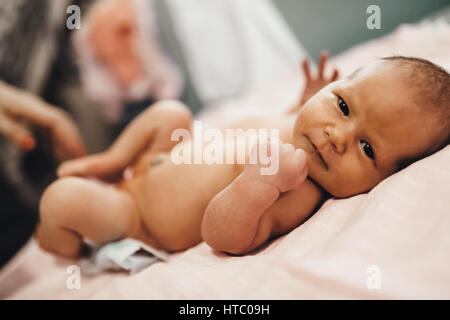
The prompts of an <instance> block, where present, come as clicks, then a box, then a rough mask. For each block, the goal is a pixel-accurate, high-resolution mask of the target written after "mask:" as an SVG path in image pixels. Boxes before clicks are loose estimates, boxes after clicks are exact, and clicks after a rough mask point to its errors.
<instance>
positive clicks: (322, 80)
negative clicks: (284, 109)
mask: <svg viewBox="0 0 450 320" xmlns="http://www.w3.org/2000/svg"><path fill="white" fill-rule="evenodd" d="M327 60H328V53H327V52H326V51H322V52H321V53H320V58H319V66H318V70H317V76H316V77H313V76H312V75H311V71H310V69H309V63H308V60H307V59H303V60H302V62H301V68H302V71H303V75H304V77H305V86H304V88H303V92H302V95H301V96H300V100H299V102H298V103H297V105H295V106H294V107H293V108H292V109H291V112H293V111H297V110H298V109H300V107H301V106H302V105H304V104H305V103H306V102H307V101H308V100H309V99H310V98H311V97H312V96H313V95H315V94H316V93H317V92H318V91H319V90H320V89H322V88H323V87H325V86H326V85H328V84H330V83H331V82H333V81H336V80H337V79H338V77H339V70H338V69H336V68H334V69H333V72H332V74H331V76H330V77H329V78H328V77H325V67H326V64H327Z"/></svg>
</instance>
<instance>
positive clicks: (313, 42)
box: [272, 0, 450, 59]
mask: <svg viewBox="0 0 450 320" xmlns="http://www.w3.org/2000/svg"><path fill="white" fill-rule="evenodd" d="M272 2H273V3H274V4H275V5H276V6H277V7H278V9H279V10H280V12H281V13H282V14H283V16H284V17H285V19H286V20H287V23H288V24H289V26H290V27H291V29H292V30H293V31H294V33H295V35H296V36H297V39H298V40H299V41H300V43H301V44H302V45H303V46H304V47H305V49H306V50H307V51H308V53H309V54H310V55H311V57H313V58H314V59H316V58H317V57H318V55H319V53H320V51H321V50H322V49H327V50H328V51H329V52H330V55H336V54H338V53H340V52H342V51H344V50H346V49H348V48H350V47H352V46H354V45H356V44H358V43H361V42H363V41H366V40H369V39H373V38H378V37H381V36H383V35H386V34H388V33H390V32H391V31H393V30H394V29H395V28H396V27H397V26H398V25H399V24H402V23H413V22H419V21H421V20H422V19H423V18H425V17H432V18H435V17H438V16H446V17H447V18H449V17H450V7H449V6H450V0H382V1H374V0H331V1H330V0H272ZM372 4H374V5H378V6H379V7H380V10H381V29H380V30H376V29H374V30H369V29H368V28H367V26H366V20H367V18H368V17H369V16H370V15H369V14H367V13H366V10H367V7H368V6H369V5H372ZM448 21H450V19H448Z"/></svg>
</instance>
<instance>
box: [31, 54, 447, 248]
mask: <svg viewBox="0 0 450 320" xmlns="http://www.w3.org/2000/svg"><path fill="white" fill-rule="evenodd" d="M323 66H324V59H323V57H322V59H321V63H320V67H319V69H320V70H322V71H320V72H319V73H320V74H322V73H323ZM335 77H336V74H335V75H334V76H333V77H332V79H330V81H324V80H323V78H321V77H319V78H320V79H317V80H315V81H309V86H307V90H306V91H305V94H306V95H308V94H307V92H308V89H311V90H312V91H314V90H313V89H314V85H316V86H317V87H318V88H317V89H320V86H321V81H322V82H325V83H323V84H327V82H330V83H329V84H327V85H326V86H324V87H323V88H321V90H319V91H318V92H317V93H315V94H314V95H313V96H312V97H310V98H309V97H308V96H307V97H303V98H302V100H301V102H300V103H299V105H298V106H297V107H296V108H294V109H293V110H292V112H290V113H288V114H280V115H279V116H271V117H254V118H251V119H245V120H242V121H239V123H236V124H234V126H233V127H234V128H243V129H244V130H245V129H247V128H255V129H259V128H264V129H278V130H279V139H280V140H281V142H282V143H281V144H279V146H278V147H277V148H278V149H277V150H279V167H278V171H277V172H276V173H275V174H272V175H262V174H261V173H260V172H261V171H260V169H261V167H263V165H262V164H260V163H258V162H257V163H247V164H240V163H235V164H195V165H192V164H179V165H177V164H175V163H173V161H171V157H170V156H166V157H164V156H163V155H164V154H167V153H168V152H170V150H172V148H173V147H174V146H175V145H176V144H177V143H178V142H177V141H172V140H171V134H172V132H173V131H174V130H175V129H177V128H185V129H188V130H190V127H191V116H190V113H189V111H188V109H187V108H186V107H185V106H184V105H183V104H181V103H180V102H176V101H161V102H158V103H156V104H155V105H153V106H152V107H151V108H149V109H147V110H146V111H145V112H143V113H142V114H141V115H140V116H139V117H138V118H136V119H135V120H134V121H133V122H132V123H131V124H130V125H129V126H128V127H127V128H126V129H125V131H124V132H123V133H122V134H121V135H120V137H119V138H118V139H117V141H115V142H114V144H113V145H112V146H111V147H110V148H109V149H107V150H106V151H105V152H103V153H100V154H97V155H92V156H88V157H85V158H80V159H77V160H72V161H69V162H66V163H64V164H63V165H62V166H61V167H60V168H59V170H58V174H59V176H60V179H58V180H57V181H55V182H54V183H53V184H52V185H50V186H49V187H48V188H47V190H46V191H45V192H44V194H43V196H42V199H41V202H40V218H41V220H40V225H39V226H38V230H37V237H38V241H39V243H40V245H41V247H42V248H44V249H45V250H48V251H51V252H54V253H57V254H61V255H66V256H77V255H79V254H80V252H81V248H82V243H83V242H82V240H83V238H89V239H91V240H92V241H94V242H97V243H99V244H103V243H107V242H110V241H113V240H118V239H121V238H125V237H132V238H135V239H139V240H141V241H143V242H145V243H147V244H149V245H151V246H154V247H155V248H159V249H165V250H168V251H179V250H183V249H186V248H189V247H192V246H194V245H196V244H198V243H199V242H201V241H202V240H204V241H206V243H208V244H209V245H210V246H211V247H213V248H214V249H217V250H220V251H224V252H228V253H232V254H244V253H247V252H249V251H251V250H253V249H255V248H257V247H259V246H261V245H262V244H263V243H265V242H266V241H267V240H269V239H271V238H273V237H276V236H279V235H282V234H285V233H287V232H289V231H291V230H292V229H294V228H296V227H297V226H299V225H300V224H301V223H303V222H304V221H305V220H306V219H307V218H308V217H309V216H310V215H311V214H312V213H314V212H315V210H316V209H317V208H318V207H319V206H320V205H321V204H322V203H323V201H324V200H326V199H327V198H329V197H339V198H341V197H349V196H352V195H356V194H359V193H362V192H367V191H369V190H371V189H372V188H373V187H374V186H375V185H377V184H378V183H379V182H380V181H382V180H383V179H385V178H386V177H388V176H390V175H392V174H393V173H395V172H397V171H399V170H400V169H402V168H404V167H405V166H407V165H408V164H410V163H411V162H413V161H416V160H418V159H421V158H423V157H425V156H427V155H429V154H431V153H433V152H435V151H437V150H439V149H441V148H442V147H444V146H445V145H447V144H448V142H449V132H450V129H449V122H450V121H449V118H450V116H449V114H450V112H449V111H450V105H449V103H450V75H449V74H448V73H447V72H446V71H445V70H444V69H442V68H440V67H438V66H436V65H434V64H432V63H430V62H428V61H426V60H422V59H419V58H408V57H400V56H396V57H389V58H383V59H378V60H376V61H374V62H372V63H369V64H368V65H366V66H363V67H361V68H360V69H358V70H357V71H355V72H354V73H353V74H351V75H350V76H349V77H347V78H344V79H341V80H337V81H331V80H334V78H335ZM308 79H311V78H310V77H309V74H308V72H307V83H308ZM311 90H310V91H311ZM312 93H313V92H311V94H312ZM308 98H309V99H308ZM305 100H307V101H306V103H305V104H303V101H305ZM302 104H303V105H302ZM228 128H230V127H228ZM180 143H181V144H184V143H187V144H192V143H193V142H192V140H186V141H182V142H180ZM274 143H276V142H275V141H268V142H267V144H268V145H273V144H274ZM225 148H227V146H225ZM126 169H130V170H131V171H130V170H126ZM127 171H129V172H132V175H131V176H129V177H128V178H126V179H124V178H123V177H124V176H127V175H124V172H127ZM89 177H94V178H96V179H88V178H89ZM100 181H102V182H100ZM106 182H110V183H106Z"/></svg>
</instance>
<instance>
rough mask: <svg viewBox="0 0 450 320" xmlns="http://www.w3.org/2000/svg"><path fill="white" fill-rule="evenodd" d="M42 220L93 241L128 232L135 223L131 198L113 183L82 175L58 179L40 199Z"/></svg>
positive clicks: (137, 223)
mask: <svg viewBox="0 0 450 320" xmlns="http://www.w3.org/2000/svg"><path fill="white" fill-rule="evenodd" d="M40 215H41V221H42V222H43V223H46V222H47V223H54V224H58V225H59V226H60V227H63V228H67V229H69V230H72V231H75V232H77V233H78V234H80V235H81V236H83V237H87V238H89V239H91V240H93V241H95V242H97V243H104V242H108V241H113V240H116V239H120V238H123V237H126V236H128V235H129V234H131V233H133V230H134V229H136V228H138V227H139V217H138V215H137V210H136V205H135V203H134V200H133V198H131V197H130V196H129V194H127V193H126V192H124V191H121V190H118V189H116V188H115V187H113V186H111V185H108V184H105V183H102V182H98V181H94V180H89V179H85V178H78V177H66V178H62V179H58V180H57V181H55V182H54V183H53V184H51V185H50V186H49V187H48V188H47V189H46V191H45V192H44V194H43V196H42V198H41V202H40Z"/></svg>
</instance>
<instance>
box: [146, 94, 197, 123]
mask: <svg viewBox="0 0 450 320" xmlns="http://www.w3.org/2000/svg"><path fill="white" fill-rule="evenodd" d="M151 109H152V110H153V111H154V112H157V113H158V116H159V117H161V118H163V119H161V120H165V121H164V123H165V124H169V123H170V124H171V125H172V126H174V127H176V128H187V129H188V128H190V126H191V122H192V114H191V111H190V110H189V108H188V107H187V106H186V105H185V104H184V103H182V102H181V101H178V100H161V101H158V102H156V103H154V104H153V105H152V107H151Z"/></svg>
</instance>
